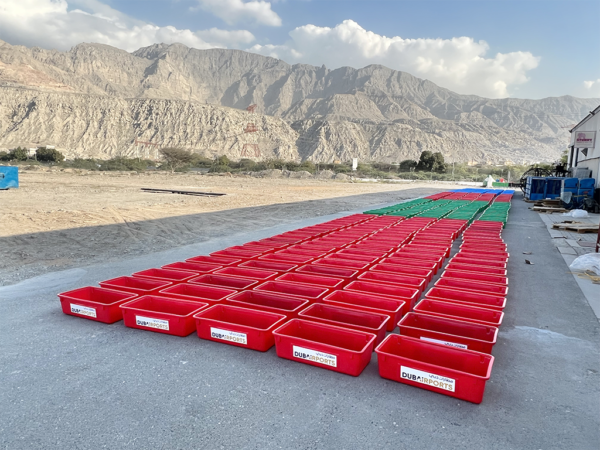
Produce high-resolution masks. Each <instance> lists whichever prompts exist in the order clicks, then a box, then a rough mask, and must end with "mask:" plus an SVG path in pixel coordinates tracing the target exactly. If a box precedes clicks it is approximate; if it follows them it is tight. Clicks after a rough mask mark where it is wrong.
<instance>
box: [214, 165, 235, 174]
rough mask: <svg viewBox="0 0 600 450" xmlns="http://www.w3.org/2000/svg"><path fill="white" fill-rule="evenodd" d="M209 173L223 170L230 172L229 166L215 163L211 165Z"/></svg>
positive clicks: (222, 171)
mask: <svg viewBox="0 0 600 450" xmlns="http://www.w3.org/2000/svg"><path fill="white" fill-rule="evenodd" d="M209 172H210V173H224V172H231V167H229V166H224V165H215V166H212V167H211V168H210V170H209Z"/></svg>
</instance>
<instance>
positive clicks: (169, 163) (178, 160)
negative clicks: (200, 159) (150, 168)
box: [159, 147, 194, 172]
mask: <svg viewBox="0 0 600 450" xmlns="http://www.w3.org/2000/svg"><path fill="white" fill-rule="evenodd" d="M159 152H160V154H161V155H162V157H163V158H164V160H165V163H164V165H165V166H166V167H168V168H169V169H171V172H175V170H177V169H181V168H183V167H185V166H187V165H189V164H191V162H192V161H193V160H194V155H193V154H192V153H191V152H189V151H187V150H184V149H183V148H176V147H165V148H161V149H160V150H159Z"/></svg>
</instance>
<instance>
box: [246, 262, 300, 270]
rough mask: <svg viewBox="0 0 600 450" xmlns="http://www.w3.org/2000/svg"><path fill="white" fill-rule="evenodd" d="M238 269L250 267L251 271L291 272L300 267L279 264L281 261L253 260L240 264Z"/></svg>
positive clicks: (283, 263) (284, 263) (290, 264)
mask: <svg viewBox="0 0 600 450" xmlns="http://www.w3.org/2000/svg"><path fill="white" fill-rule="evenodd" d="M238 267H248V268H249V269H264V270H274V271H277V272H289V271H290V270H294V269H295V268H296V267H298V265H297V264H292V263H286V262H279V261H262V260H260V259H251V260H250V261H246V262H244V263H242V264H240V265H239V266H238Z"/></svg>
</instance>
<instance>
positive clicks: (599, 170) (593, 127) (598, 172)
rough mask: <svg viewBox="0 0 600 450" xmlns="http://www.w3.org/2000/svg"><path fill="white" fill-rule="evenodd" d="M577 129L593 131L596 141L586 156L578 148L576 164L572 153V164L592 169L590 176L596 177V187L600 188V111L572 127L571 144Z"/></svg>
mask: <svg viewBox="0 0 600 450" xmlns="http://www.w3.org/2000/svg"><path fill="white" fill-rule="evenodd" d="M578 131H595V132H596V142H595V146H594V148H588V154H587V156H584V155H583V153H581V150H583V149H579V158H578V161H577V165H575V155H573V166H574V167H579V168H583V167H585V168H588V169H590V170H591V171H592V178H595V179H596V188H600V142H599V140H600V111H599V112H597V113H596V114H595V115H594V116H593V117H591V118H590V119H588V120H587V121H585V123H583V124H581V125H580V126H579V127H577V128H573V130H572V131H571V144H570V145H571V146H572V145H573V142H574V140H575V134H576V133H577V132H578ZM575 153H577V149H575Z"/></svg>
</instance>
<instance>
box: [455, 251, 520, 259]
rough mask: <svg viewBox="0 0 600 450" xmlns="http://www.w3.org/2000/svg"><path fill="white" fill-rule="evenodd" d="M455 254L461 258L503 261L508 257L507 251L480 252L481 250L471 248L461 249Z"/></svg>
mask: <svg viewBox="0 0 600 450" xmlns="http://www.w3.org/2000/svg"><path fill="white" fill-rule="evenodd" d="M457 255H460V256H461V258H473V259H476V258H481V257H484V258H489V259H491V260H492V261H501V262H502V261H503V262H506V261H508V258H509V256H510V255H509V254H508V252H497V251H486V252H485V253H482V252H481V251H476V250H472V249H464V250H463V249H461V250H460V251H459V252H458V253H457Z"/></svg>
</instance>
